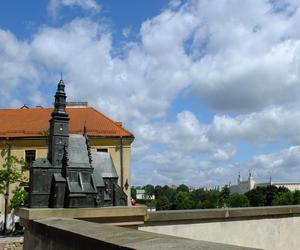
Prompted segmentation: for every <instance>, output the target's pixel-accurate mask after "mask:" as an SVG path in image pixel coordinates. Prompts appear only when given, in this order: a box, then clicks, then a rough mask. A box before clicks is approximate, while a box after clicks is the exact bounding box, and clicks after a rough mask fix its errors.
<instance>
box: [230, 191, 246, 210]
mask: <svg viewBox="0 0 300 250" xmlns="http://www.w3.org/2000/svg"><path fill="white" fill-rule="evenodd" d="M227 202H228V205H229V206H230V207H249V205H250V203H249V200H248V198H247V196H246V195H244V194H232V195H230V196H229V198H228V200H227Z"/></svg>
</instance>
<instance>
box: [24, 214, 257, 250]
mask: <svg viewBox="0 0 300 250" xmlns="http://www.w3.org/2000/svg"><path fill="white" fill-rule="evenodd" d="M26 237H27V238H26ZM50 246H51V247H52V248H51V249H72V250H76V249H145V250H146V249H147V250H148V249H149V250H150V249H151V250H154V249H180V250H182V249H203V250H229V249H230V250H241V249H245V250H246V249H249V250H250V249H253V248H248V247H239V246H234V245H227V244H220V243H214V242H206V241H198V240H190V239H185V238H180V237H174V236H168V235H162V234H157V233H150V232H144V231H138V230H134V229H128V228H121V227H115V226H108V225H103V224H98V223H91V222H86V221H81V220H76V219H64V218H49V219H43V220H37V221H31V222H30V225H29V231H28V232H27V235H26V234H25V248H24V249H25V250H27V249H30V250H36V249H43V250H47V249H50Z"/></svg>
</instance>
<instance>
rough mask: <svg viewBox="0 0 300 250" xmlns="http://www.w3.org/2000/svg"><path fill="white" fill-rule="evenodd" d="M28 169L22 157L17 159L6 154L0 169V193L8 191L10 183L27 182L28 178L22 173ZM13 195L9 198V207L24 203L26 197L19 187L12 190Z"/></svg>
mask: <svg viewBox="0 0 300 250" xmlns="http://www.w3.org/2000/svg"><path fill="white" fill-rule="evenodd" d="M26 170H28V164H27V162H26V161H24V160H23V159H19V158H17V157H16V156H7V157H6V158H5V162H4V163H3V165H2V169H0V193H1V194H5V193H8V188H9V185H10V184H14V183H20V182H27V181H28V179H27V178H26V177H25V175H24V174H23V173H24V171H26ZM13 193H14V196H13V197H12V199H11V202H12V204H11V207H12V208H16V207H18V205H24V204H25V201H26V197H27V192H26V191H24V190H23V191H21V189H20V188H18V187H17V188H16V190H14V192H13Z"/></svg>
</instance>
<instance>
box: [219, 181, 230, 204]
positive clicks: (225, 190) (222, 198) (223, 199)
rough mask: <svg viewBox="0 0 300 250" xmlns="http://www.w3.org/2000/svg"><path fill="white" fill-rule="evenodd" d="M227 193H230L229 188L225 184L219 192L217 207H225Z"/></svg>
mask: <svg viewBox="0 0 300 250" xmlns="http://www.w3.org/2000/svg"><path fill="white" fill-rule="evenodd" d="M229 195H230V189H229V187H228V186H227V185H225V186H224V187H223V189H222V191H221V192H220V197H219V207H226V205H227V200H228V198H229Z"/></svg>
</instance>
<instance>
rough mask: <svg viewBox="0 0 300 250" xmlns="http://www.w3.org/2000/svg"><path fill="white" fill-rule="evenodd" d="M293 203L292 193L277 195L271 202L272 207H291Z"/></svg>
mask: <svg viewBox="0 0 300 250" xmlns="http://www.w3.org/2000/svg"><path fill="white" fill-rule="evenodd" d="M293 203H294V197H293V193H292V192H282V193H278V194H277V195H276V196H275V197H274V200H273V202H272V205H274V206H278V205H291V204H293Z"/></svg>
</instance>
